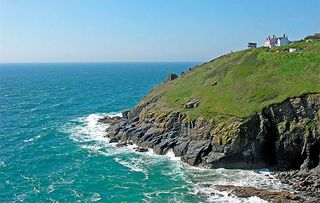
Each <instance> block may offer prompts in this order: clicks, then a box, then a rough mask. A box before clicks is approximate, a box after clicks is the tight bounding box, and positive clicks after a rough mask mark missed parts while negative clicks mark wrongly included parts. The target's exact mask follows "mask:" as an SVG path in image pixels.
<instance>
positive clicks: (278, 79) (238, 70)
mask: <svg viewBox="0 0 320 203" xmlns="http://www.w3.org/2000/svg"><path fill="white" fill-rule="evenodd" d="M290 47H298V48H301V49H302V50H301V51H300V52H297V53H288V52H286V51H287V50H288V49H289V48H290ZM215 82H217V85H214V86H213V85H212V84H213V83H215ZM157 91H158V92H164V95H163V96H162V99H161V102H162V106H161V108H164V107H165V108H167V109H171V110H177V111H184V112H187V113H188V115H189V116H191V117H194V116H204V117H209V118H210V117H214V116H216V115H217V114H223V115H233V116H237V117H247V116H250V115H252V114H254V113H255V112H259V111H260V110H261V109H262V108H263V107H266V106H268V105H270V104H273V103H278V102H281V101H283V100H285V99H286V98H288V97H293V96H299V95H301V94H303V93H308V92H319V91H320V43H317V42H308V43H304V42H303V43H299V44H291V45H288V46H284V47H281V48H277V49H266V48H258V49H248V50H243V51H239V52H234V53H230V54H227V55H224V56H221V57H219V58H217V59H215V60H213V61H210V62H208V63H205V64H202V65H201V66H199V67H197V68H194V69H193V70H191V71H189V72H187V73H185V74H184V75H183V76H181V77H180V78H179V79H176V80H174V81H171V82H167V83H165V84H163V85H160V86H159V87H157V88H156V89H155V90H154V94H156V93H157ZM196 99H197V100H199V101H200V106H199V107H197V108H195V109H189V110H186V109H184V108H183V105H184V104H185V103H186V102H187V101H188V100H196Z"/></svg>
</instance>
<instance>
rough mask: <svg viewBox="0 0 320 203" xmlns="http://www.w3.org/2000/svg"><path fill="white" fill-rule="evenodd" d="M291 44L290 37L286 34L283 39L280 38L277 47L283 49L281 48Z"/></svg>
mask: <svg viewBox="0 0 320 203" xmlns="http://www.w3.org/2000/svg"><path fill="white" fill-rule="evenodd" d="M289 43H290V41H289V40H288V37H287V36H286V35H285V34H284V35H283V36H282V37H278V40H277V47H281V46H284V45H287V44H289Z"/></svg>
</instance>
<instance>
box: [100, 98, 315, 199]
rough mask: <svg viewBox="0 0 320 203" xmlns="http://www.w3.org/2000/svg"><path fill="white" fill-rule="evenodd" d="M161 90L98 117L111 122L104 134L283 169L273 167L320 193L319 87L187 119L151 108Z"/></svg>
mask: <svg viewBox="0 0 320 203" xmlns="http://www.w3.org/2000/svg"><path fill="white" fill-rule="evenodd" d="M160 96H161V95H158V96H154V97H145V98H144V99H143V100H142V101H141V102H140V103H139V104H138V105H137V106H136V107H135V108H134V109H132V110H130V111H124V112H123V113H122V117H106V118H104V119H101V120H100V121H101V122H103V123H106V124H108V125H109V127H108V128H107V130H106V131H107V133H106V135H107V136H108V137H109V138H110V139H111V141H112V142H119V146H121V145H126V144H129V143H134V144H136V145H138V146H139V149H138V150H140V151H145V150H146V149H147V148H152V149H153V150H154V152H155V153H157V154H165V153H167V152H168V150H172V151H173V153H174V154H175V156H178V157H181V160H182V161H184V162H186V163H188V164H189V165H192V166H199V167H204V168H239V169H254V168H270V169H271V170H274V171H284V172H279V173H277V177H279V179H280V180H281V181H283V182H284V183H289V184H290V183H292V184H291V185H292V186H294V188H295V189H296V190H297V191H300V192H301V194H303V195H307V196H309V197H313V198H318V197H319V192H320V190H319V182H317V181H316V180H318V179H319V170H318V169H319V168H320V165H319V157H320V141H319V140H320V94H319V93H310V94H304V95H301V96H299V97H295V98H289V99H286V100H285V101H283V102H281V103H279V104H274V105H270V106H268V107H266V108H264V109H262V111H261V112H259V113H257V114H255V115H253V116H251V117H250V118H238V117H233V116H225V115H224V118H223V119H222V120H221V122H216V121H215V122H213V121H212V120H210V119H206V118H202V117H198V118H196V119H194V120H189V119H188V118H187V115H186V114H185V113H183V112H175V111H170V110H169V111H164V112H155V111H153V107H154V106H155V105H157V102H158V99H159V97H160ZM288 170H296V171H297V172H296V173H295V172H292V171H291V172H286V171H288ZM300 171H304V172H300ZM303 178H304V179H303ZM295 180H298V183H296V181H295ZM299 181H300V182H299ZM301 181H303V183H302V182H301ZM301 184H306V185H301Z"/></svg>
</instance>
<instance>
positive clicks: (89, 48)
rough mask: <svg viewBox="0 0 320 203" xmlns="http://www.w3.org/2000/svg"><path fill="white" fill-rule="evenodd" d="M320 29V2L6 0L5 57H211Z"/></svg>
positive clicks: (0, 6) (1, 57)
mask: <svg viewBox="0 0 320 203" xmlns="http://www.w3.org/2000/svg"><path fill="white" fill-rule="evenodd" d="M314 32H320V0H259V1H256V0H0V62H91V61H98V62H101V61H206V60H209V59H212V58H214V57H216V56H219V55H221V54H224V53H226V52H229V51H230V50H239V49H243V48H245V47H246V45H247V42H248V41H253V42H258V43H259V44H260V45H261V44H262V43H263V41H264V38H265V37H266V36H267V35H272V34H276V35H281V34H283V33H286V34H287V35H288V36H289V38H290V39H292V40H295V39H300V38H302V37H304V36H306V35H308V34H312V33H314Z"/></svg>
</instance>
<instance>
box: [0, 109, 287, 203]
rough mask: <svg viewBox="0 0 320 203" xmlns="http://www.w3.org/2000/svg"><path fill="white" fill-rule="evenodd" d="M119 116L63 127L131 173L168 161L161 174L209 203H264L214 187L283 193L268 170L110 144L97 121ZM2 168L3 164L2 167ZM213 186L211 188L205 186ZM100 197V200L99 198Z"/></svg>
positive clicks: (98, 115)
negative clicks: (197, 162)
mask: <svg viewBox="0 0 320 203" xmlns="http://www.w3.org/2000/svg"><path fill="white" fill-rule="evenodd" d="M120 115H121V114H120V113H108V114H105V113H95V114H90V115H88V116H86V117H81V118H78V119H76V120H73V121H71V122H70V123H68V124H67V125H66V126H64V129H63V130H64V132H68V133H70V137H71V139H72V140H73V141H74V142H75V143H76V144H77V145H79V146H80V147H81V148H82V149H85V150H88V152H90V153H98V154H101V155H103V156H112V157H113V159H114V161H116V162H117V163H119V164H121V165H122V166H124V167H126V168H128V169H129V170H130V171H133V172H137V173H143V174H144V175H145V178H146V179H147V178H148V170H150V168H152V166H156V165H157V164H159V163H160V162H163V161H167V162H168V163H169V167H170V169H171V170H169V171H168V170H163V171H161V174H162V175H165V176H168V177H170V178H171V179H179V178H180V179H183V180H184V181H185V182H186V183H187V184H188V186H190V187H191V189H190V193H192V194H201V195H205V196H206V197H207V200H208V201H213V202H216V201H219V202H220V201H222V202H223V201H226V202H264V201H263V200H261V199H259V198H258V197H250V198H247V199H243V198H242V199H240V198H237V197H235V196H233V195H230V194H229V193H228V192H227V191H225V192H221V191H218V190H216V189H215V188H214V185H235V186H252V187H256V188H261V189H268V190H280V189H282V188H283V185H282V184H281V183H280V181H278V180H277V179H276V178H275V177H273V176H272V175H271V174H270V172H269V171H268V170H267V169H262V170H259V171H253V170H228V169H204V168H198V167H191V166H188V165H187V164H185V163H183V162H182V161H181V159H180V157H176V156H175V155H174V153H173V151H172V150H169V151H168V153H167V154H165V155H157V154H155V153H154V151H153V150H152V149H149V150H148V152H136V151H135V149H134V148H135V147H137V146H136V145H128V146H125V147H116V146H115V145H116V143H109V138H107V137H106V136H105V135H106V132H105V130H106V128H107V127H108V125H106V124H103V123H101V122H98V121H99V119H101V118H103V117H105V116H120ZM0 165H1V164H0ZM203 183H207V184H209V185H212V187H211V186H210V187H208V186H205V185H203ZM98 198H99V197H97V199H98Z"/></svg>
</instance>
